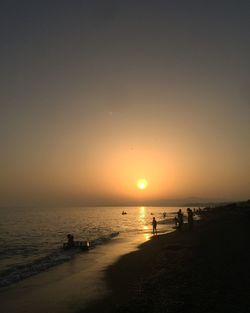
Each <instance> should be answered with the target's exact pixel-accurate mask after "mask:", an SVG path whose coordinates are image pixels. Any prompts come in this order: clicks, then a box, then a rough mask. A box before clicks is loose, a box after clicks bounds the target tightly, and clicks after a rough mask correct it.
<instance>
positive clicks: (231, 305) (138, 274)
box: [82, 201, 250, 313]
mask: <svg viewBox="0 0 250 313" xmlns="http://www.w3.org/2000/svg"><path fill="white" fill-rule="evenodd" d="M249 222H250V202H249V201H248V202H245V203H238V204H231V205H227V206H224V207H219V208H214V209H210V210H208V211H206V212H204V214H203V217H202V220H201V221H199V222H196V223H195V225H194V229H193V230H192V231H190V230H188V228H187V227H185V228H184V230H183V231H182V232H181V231H176V232H174V233H171V234H166V235H161V236H156V237H154V238H153V239H152V240H150V241H148V242H146V243H144V244H143V245H141V246H140V247H139V250H137V251H135V252H132V253H129V254H127V255H125V256H123V257H121V258H120V259H119V260H118V261H117V262H116V263H115V264H113V265H112V266H110V267H108V268H107V270H106V271H105V277H106V281H107V284H108V286H109V288H110V289H111V290H112V292H111V294H110V295H109V296H107V297H105V298H104V299H102V300H100V301H98V302H94V303H90V304H89V306H88V307H87V309H86V310H84V312H88V313H91V312H94V313H97V312H121V313H122V312H136V313H138V312H151V313H154V312H157V313H160V312H165V313H167V312H168V313H174V312H182V313H186V312H190V313H191V312H192V313H196V312H197V313H198V312H199V313H201V312H204V313H205V312H206V313H208V312H209V313H217V312H227V313H230V312H233V313H235V312H237V313H241V312H242V313H246V312H250V304H249V302H250V301H249V297H250V287H249V286H250V271H249V265H250V249H249V238H250V236H249V232H250V231H249V229H250V228H249ZM82 312H83V311H82Z"/></svg>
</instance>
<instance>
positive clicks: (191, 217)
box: [187, 208, 194, 229]
mask: <svg viewBox="0 0 250 313" xmlns="http://www.w3.org/2000/svg"><path fill="white" fill-rule="evenodd" d="M187 214H188V227H189V229H192V228H193V225H194V213H193V211H192V210H191V209H190V208H187Z"/></svg>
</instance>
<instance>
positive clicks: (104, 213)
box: [0, 207, 186, 287]
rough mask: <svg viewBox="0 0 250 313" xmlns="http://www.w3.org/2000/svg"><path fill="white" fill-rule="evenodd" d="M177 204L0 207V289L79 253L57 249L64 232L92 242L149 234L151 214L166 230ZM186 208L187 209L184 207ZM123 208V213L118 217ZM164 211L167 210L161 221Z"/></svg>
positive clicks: (170, 227)
mask: <svg viewBox="0 0 250 313" xmlns="http://www.w3.org/2000/svg"><path fill="white" fill-rule="evenodd" d="M178 209H179V208H177V207H171V208H160V207H128V208H125V207H76V208H50V209H49V208H46V209H38V208H32V209H31V208H11V209H1V210H0V287H3V286H7V285H10V284H11V283H14V282H17V281H19V280H22V279H24V278H26V277H29V276H31V275H35V274H37V273H39V272H41V271H43V270H46V269H47V268H49V267H51V266H55V265H57V264H60V263H62V262H65V261H67V260H69V259H70V258H71V257H72V255H73V254H75V253H77V251H74V252H72V251H63V250H62V249H61V247H62V244H63V242H65V241H67V240H66V235H67V234H68V233H73V234H74V237H75V239H76V240H89V241H91V243H92V246H93V247H94V246H95V245H99V244H106V243H107V241H109V240H112V238H114V237H116V236H120V237H124V238H129V236H130V235H131V236H134V235H136V234H138V233H145V235H146V234H150V233H151V221H152V217H153V216H155V217H156V219H157V220H158V221H159V226H158V228H159V230H160V231H170V230H171V229H172V227H173V217H174V215H175V212H177V210H178ZM182 209H183V210H184V212H186V208H183V207H182ZM123 210H125V211H126V212H127V215H122V214H121V212H122V211H123ZM163 212H167V218H166V220H163Z"/></svg>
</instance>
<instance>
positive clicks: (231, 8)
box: [0, 0, 250, 206]
mask: <svg viewBox="0 0 250 313" xmlns="http://www.w3.org/2000/svg"><path fill="white" fill-rule="evenodd" d="M249 38H250V2H249V1H240V0H238V1H230V0H226V1H219V0H217V1H213V0H210V1H201V0H200V1H193V0H190V1H179V0H176V1H168V0H165V1H160V0H154V1H153V0H151V1H149V0H143V1H139V0H133V1H131V0H126V1H125V0H123V1H121V0H105V1H103V0H85V1H84V0H82V1H80V0H74V1H69V0H68V1H64V0H60V1H56V0H54V1H53V0H51V1H39V2H38V1H25V0H24V1H17V0H16V1H15V0H12V1H1V4H0V39H1V44H0V68H1V71H0V81H1V84H0V128H1V131H0V145H1V153H0V173H1V175H0V206H6V205H7V206H8V205H20V206H21V205H85V204H87V205H97V204H98V205H107V204H110V205H111V204H121V205H122V204H128V203H130V204H133V203H141V204H147V203H153V202H154V201H158V202H159V203H164V201H165V202H166V203H167V200H169V199H186V198H190V197H197V198H199V199H210V200H215V199H216V200H218V201H224V200H244V199H248V198H249V197H250V175H249V174H250V144H249V143H250V121H249V120H250V92H249V90H250V88H249V87H250V86H249V82H250V79H249V72H250V62H249V55H250V41H249ZM140 178H143V179H146V181H147V183H148V186H147V188H146V189H145V190H139V189H138V188H137V186H136V182H137V180H138V179H140ZM152 201H153V202H152Z"/></svg>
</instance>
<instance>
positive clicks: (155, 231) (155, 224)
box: [152, 217, 157, 235]
mask: <svg viewBox="0 0 250 313" xmlns="http://www.w3.org/2000/svg"><path fill="white" fill-rule="evenodd" d="M152 226H153V234H154V235H156V234H157V221H156V219H155V217H153V221H152Z"/></svg>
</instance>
